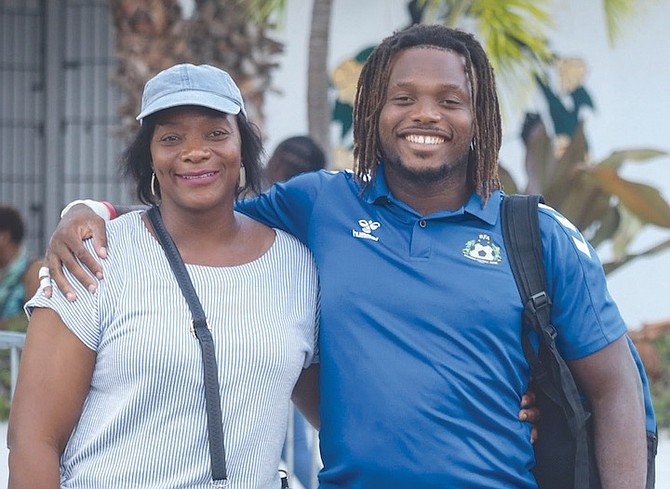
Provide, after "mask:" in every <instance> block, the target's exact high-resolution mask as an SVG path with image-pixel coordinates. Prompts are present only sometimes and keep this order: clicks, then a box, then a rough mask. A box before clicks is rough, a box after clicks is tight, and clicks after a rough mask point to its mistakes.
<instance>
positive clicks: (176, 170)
mask: <svg viewBox="0 0 670 489" xmlns="http://www.w3.org/2000/svg"><path fill="white" fill-rule="evenodd" d="M150 150H151V159H152V166H153V170H154V172H155V173H156V178H157V179H158V183H159V184H160V192H161V206H163V207H165V206H168V207H172V206H174V207H175V208H183V209H191V210H204V209H207V208H211V207H213V206H219V205H220V204H221V203H223V202H228V203H229V205H232V202H233V200H234V199H235V190H236V188H237V184H238V180H239V177H240V165H241V158H242V157H241V154H242V153H241V151H242V141H241V137H240V132H239V128H238V126H237V119H236V117H235V116H234V115H230V114H224V113H222V112H217V111H214V110H211V109H206V108H203V107H196V106H184V107H175V108H172V109H166V110H164V111H162V112H161V113H159V115H158V118H157V123H156V127H155V129H154V132H153V136H152V138H151V147H150Z"/></svg>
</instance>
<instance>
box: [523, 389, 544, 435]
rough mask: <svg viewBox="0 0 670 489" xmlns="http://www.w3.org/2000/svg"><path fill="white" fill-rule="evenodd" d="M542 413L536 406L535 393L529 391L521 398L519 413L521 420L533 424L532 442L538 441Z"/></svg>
mask: <svg viewBox="0 0 670 489" xmlns="http://www.w3.org/2000/svg"><path fill="white" fill-rule="evenodd" d="M541 414H542V413H541V412H540V410H539V409H538V408H537V406H535V393H534V392H533V391H530V390H529V391H527V392H526V393H525V394H524V395H523V397H522V398H521V411H519V419H520V420H521V421H526V422H528V423H532V427H531V429H530V442H531V443H535V440H537V423H538V422H539V421H540V417H541Z"/></svg>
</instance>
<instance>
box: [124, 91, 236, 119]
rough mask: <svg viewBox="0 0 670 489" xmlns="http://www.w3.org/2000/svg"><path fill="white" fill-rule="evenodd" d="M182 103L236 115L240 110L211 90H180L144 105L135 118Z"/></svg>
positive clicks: (181, 104)
mask: <svg viewBox="0 0 670 489" xmlns="http://www.w3.org/2000/svg"><path fill="white" fill-rule="evenodd" d="M184 105H197V106H199V107H206V108H208V109H213V110H217V111H219V112H223V113H225V114H232V115H237V114H239V113H240V112H241V107H240V106H239V105H237V104H236V103H235V102H233V101H232V100H230V99H229V98H226V97H221V96H218V95H216V94H213V93H211V92H202V91H198V90H182V91H179V92H173V93H170V94H167V95H165V96H163V97H160V98H158V99H156V100H155V101H154V102H153V103H151V104H150V105H149V106H147V107H144V110H142V112H140V114H139V115H138V116H137V117H136V119H137V120H138V121H141V120H142V119H144V118H145V117H147V116H149V115H151V114H155V113H156V112H159V111H161V110H165V109H170V108H172V107H181V106H184Z"/></svg>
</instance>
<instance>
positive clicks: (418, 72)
mask: <svg viewBox="0 0 670 489" xmlns="http://www.w3.org/2000/svg"><path fill="white" fill-rule="evenodd" d="M392 63H393V64H392V66H391V74H390V77H389V84H388V89H387V92H386V100H385V102H384V106H383V107H382V110H381V113H380V117H379V139H380V142H381V147H382V153H383V157H384V162H385V165H386V168H387V171H395V172H397V173H399V174H401V175H402V177H403V178H405V179H409V180H414V181H418V182H426V183H428V182H431V181H434V180H436V179H441V178H445V177H447V176H450V175H454V174H456V173H458V174H460V175H462V176H464V175H465V174H466V171H467V161H468V151H469V147H470V141H471V140H472V138H473V134H474V116H473V113H472V87H471V86H470V82H469V81H468V78H467V76H466V73H465V60H464V59H463V57H462V56H461V55H459V54H457V53H455V52H453V51H449V50H445V49H439V48H433V47H428V46H423V47H416V48H410V49H406V50H404V51H401V52H400V53H398V54H396V56H395V59H394V60H393V62H392ZM461 172H462V173H461Z"/></svg>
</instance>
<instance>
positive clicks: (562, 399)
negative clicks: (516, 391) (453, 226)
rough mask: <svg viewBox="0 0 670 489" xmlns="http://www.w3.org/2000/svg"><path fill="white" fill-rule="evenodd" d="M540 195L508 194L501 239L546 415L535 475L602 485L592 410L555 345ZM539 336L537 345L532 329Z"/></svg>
mask: <svg viewBox="0 0 670 489" xmlns="http://www.w3.org/2000/svg"><path fill="white" fill-rule="evenodd" d="M541 202H543V199H542V197H541V196H539V195H530V196H528V195H512V196H506V197H505V198H504V199H503V202H502V217H501V218H502V230H503V240H504V243H505V247H506V249H507V255H508V257H509V260H510V266H511V268H512V272H513V274H514V279H515V281H516V283H517V287H518V289H519V294H520V295H521V299H522V301H523V304H524V311H523V315H522V347H523V351H524V355H525V356H526V360H527V362H528V365H529V367H530V374H531V389H532V390H533V391H534V392H535V396H536V406H537V407H538V408H539V410H540V412H541V414H542V417H541V419H540V421H539V424H538V431H539V436H538V439H537V440H536V441H535V443H534V451H535V460H536V465H535V468H534V469H533V475H534V476H535V479H536V480H537V483H538V487H539V488H540V489H567V488H576V489H600V487H601V484H600V477H599V473H598V467H597V465H596V459H595V451H594V443H593V429H592V426H591V419H590V418H591V413H590V411H589V408H588V405H587V404H586V402H585V401H584V400H583V399H582V396H581V395H580V394H579V391H578V389H577V386H576V384H575V380H574V378H573V377H572V374H571V372H570V370H569V369H568V366H567V364H566V363H565V361H564V360H563V358H562V357H561V355H560V353H559V352H558V349H557V347H556V341H555V340H556V330H555V328H554V327H553V326H552V325H551V313H550V311H551V298H550V297H549V296H548V294H547V292H546V279H545V270H544V263H543V255H542V238H541V235H540V226H539V219H538V204H539V203H541ZM531 331H534V332H535V333H536V334H537V336H538V338H539V348H538V349H537V351H536V349H535V348H533V346H532V344H531V341H530V337H529V333H530V332H531ZM657 442H658V440H657V437H656V433H651V432H648V433H647V445H648V447H647V458H648V460H647V467H648V470H647V484H646V486H645V487H646V489H653V487H654V479H655V477H654V462H655V456H656V448H657Z"/></svg>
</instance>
